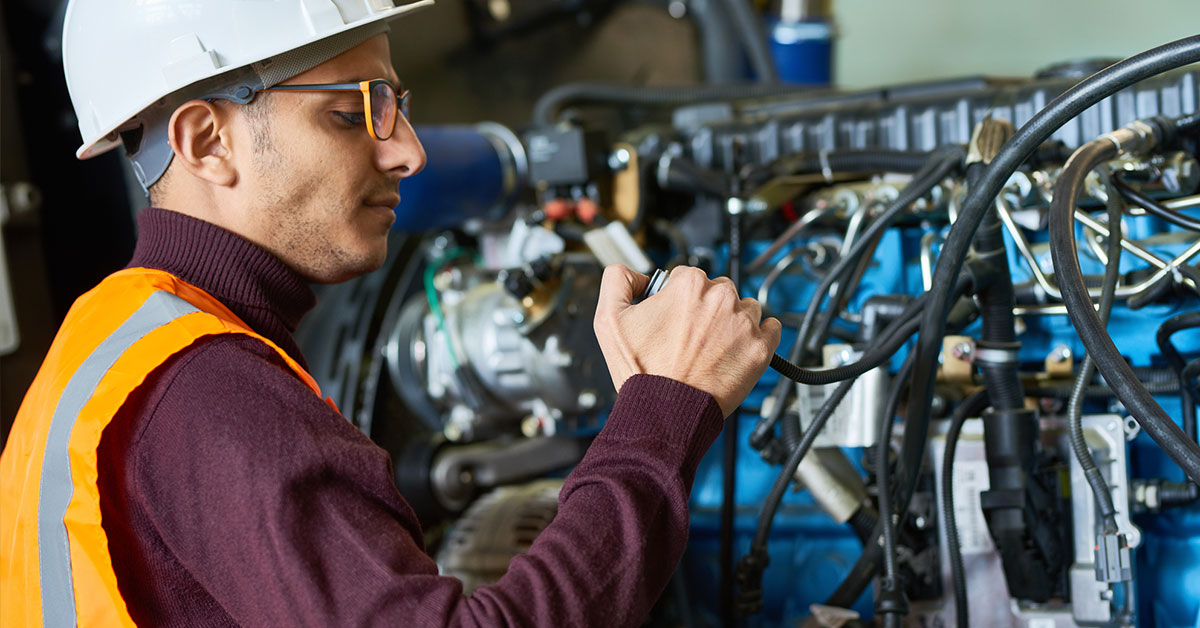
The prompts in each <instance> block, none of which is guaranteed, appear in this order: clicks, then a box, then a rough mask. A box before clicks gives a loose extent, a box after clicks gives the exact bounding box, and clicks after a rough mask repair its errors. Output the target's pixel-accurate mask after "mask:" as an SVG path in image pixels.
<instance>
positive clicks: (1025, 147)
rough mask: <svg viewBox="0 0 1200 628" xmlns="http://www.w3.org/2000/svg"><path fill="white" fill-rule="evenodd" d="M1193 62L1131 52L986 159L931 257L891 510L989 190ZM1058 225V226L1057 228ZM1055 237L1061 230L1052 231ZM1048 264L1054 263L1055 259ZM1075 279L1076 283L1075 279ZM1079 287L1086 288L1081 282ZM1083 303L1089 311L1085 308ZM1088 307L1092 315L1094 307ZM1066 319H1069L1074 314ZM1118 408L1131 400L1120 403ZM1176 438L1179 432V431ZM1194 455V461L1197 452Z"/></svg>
mask: <svg viewBox="0 0 1200 628" xmlns="http://www.w3.org/2000/svg"><path fill="white" fill-rule="evenodd" d="M1197 61H1200V36H1192V37H1188V38H1185V39H1181V40H1179V41H1176V42H1172V43H1169V44H1166V45H1164V46H1160V47H1158V48H1154V49H1152V50H1149V51H1146V52H1143V53H1140V54H1137V55H1134V56H1132V57H1130V58H1128V59H1126V60H1124V61H1120V62H1118V63H1116V64H1113V65H1112V66H1109V67H1108V68H1105V69H1103V70H1101V71H1099V72H1097V73H1095V74H1093V75H1092V76H1090V77H1088V78H1086V79H1084V80H1083V81H1081V82H1080V83H1078V84H1077V85H1075V86H1074V87H1072V88H1070V89H1068V90H1067V91H1065V92H1063V93H1062V94H1061V95H1059V96H1058V97H1057V98H1055V99H1054V100H1053V101H1051V102H1050V103H1049V104H1048V105H1047V106H1046V107H1045V108H1044V109H1042V110H1041V111H1039V112H1038V113H1037V114H1035V115H1034V116H1033V117H1032V118H1030V120H1029V121H1028V122H1026V123H1025V125H1024V126H1022V127H1021V129H1020V130H1018V131H1017V133H1016V135H1014V136H1013V137H1012V138H1011V139H1010V140H1009V141H1008V142H1006V143H1005V145H1004V147H1003V148H1002V149H1001V150H1000V152H999V153H998V154H997V155H996V158H995V159H993V160H992V162H991V163H990V164H988V166H987V169H986V170H985V171H984V174H983V176H982V177H981V178H980V185H978V186H976V188H975V189H973V190H970V191H969V192H968V193H967V197H966V199H965V200H964V202H963V205H962V207H961V209H960V212H959V215H958V220H957V222H955V224H954V226H953V227H952V228H951V229H950V233H949V235H948V237H947V238H946V242H945V244H944V245H943V247H942V251H941V254H940V255H939V256H938V262H937V266H936V268H935V269H934V286H933V289H932V290H930V291H929V293H928V294H931V295H932V298H931V299H930V302H929V304H928V308H927V309H926V310H925V313H924V318H923V320H922V323H921V330H920V334H919V335H918V337H917V349H916V350H917V352H918V353H917V355H918V357H917V366H916V368H915V370H914V373H913V382H912V389H911V392H910V393H909V399H908V408H909V411H908V413H907V415H906V416H907V419H906V426H905V430H904V444H905V445H908V444H909V443H910V441H911V443H912V445H910V446H908V447H903V446H902V447H901V462H900V465H899V468H898V473H899V474H900V475H899V478H898V482H899V484H900V499H899V500H898V501H897V510H898V511H899V512H904V510H905V508H906V507H907V504H908V500H909V499H910V498H911V496H912V490H913V489H914V488H915V487H916V478H917V470H918V468H919V465H920V462H921V459H922V457H923V453H924V447H925V440H926V439H927V437H928V431H929V418H930V404H931V401H932V399H933V392H934V391H933V387H934V373H935V368H936V360H937V357H938V355H939V354H940V353H941V343H942V337H943V336H944V333H945V329H946V314H947V312H948V311H949V306H950V296H949V293H950V288H951V284H952V283H953V279H954V278H956V277H957V276H958V274H959V272H960V270H961V268H962V265H963V263H964V261H965V259H966V254H967V250H968V248H969V247H970V243H971V240H972V239H973V237H974V234H975V230H976V229H977V228H978V227H979V223H980V222H981V221H982V220H983V217H984V214H985V212H986V211H987V209H988V208H989V207H991V205H992V202H993V199H995V197H996V194H997V193H998V192H999V191H1000V189H1001V188H1002V187H1003V186H1004V184H1005V183H1006V182H1007V181H1008V179H1009V177H1010V176H1011V175H1012V173H1013V172H1014V171H1016V169H1017V167H1018V166H1019V165H1020V164H1021V163H1022V162H1023V161H1024V160H1025V159H1026V158H1027V157H1028V156H1029V155H1030V154H1032V153H1033V152H1034V151H1035V150H1037V148H1038V147H1039V146H1040V145H1041V144H1042V142H1044V141H1046V140H1047V139H1049V137H1050V135H1051V134H1052V133H1054V131H1055V130H1057V129H1058V128H1059V127H1060V126H1062V125H1063V124H1065V123H1066V122H1067V121H1068V120H1070V119H1072V118H1074V117H1075V116H1077V115H1079V114H1080V113H1082V112H1084V111H1085V110H1087V109H1088V108H1089V107H1091V106H1093V105H1095V104H1096V103H1098V102H1099V101H1100V100H1102V99H1104V98H1106V97H1108V96H1109V95H1111V94H1113V93H1115V92H1117V91H1119V90H1121V89H1124V88H1125V87H1128V86H1130V85H1132V84H1134V83H1136V82H1138V81H1141V80H1143V79H1146V78H1149V77H1151V76H1154V75H1156V74H1159V73H1161V72H1165V71H1167V70H1171V69H1174V68H1176V67H1179V66H1182V65H1186V64H1188V63H1195V62H1197ZM1052 216H1053V213H1052ZM1060 218H1061V217H1060ZM1065 218H1066V220H1067V221H1068V222H1069V221H1070V220H1071V217H1070V216H1069V215H1068V216H1065ZM1062 226H1064V225H1060V228H1061V227H1062ZM1060 232H1061V229H1060ZM1060 235H1063V234H1061V233H1060ZM1071 245H1072V251H1071V254H1072V255H1074V250H1073V249H1074V247H1073V245H1074V242H1073V239H1072V241H1071ZM1051 250H1052V251H1053V250H1054V249H1053V248H1052V249H1051ZM1055 269H1056V270H1058V269H1059V266H1058V261H1057V260H1056V261H1055ZM1080 282H1081V283H1082V279H1081V278H1080ZM1084 291H1085V294H1086V288H1084ZM1076 309H1078V307H1076ZM1088 309H1089V311H1090V310H1091V308H1090V306H1089V307H1088ZM1089 313H1090V314H1091V315H1093V316H1094V315H1095V312H1094V311H1090V312H1089ZM1072 319H1073V320H1074V317H1072ZM1076 328H1079V325H1078V323H1076ZM1082 331H1083V330H1082V329H1081V332H1082ZM1080 335H1081V336H1083V337H1084V340H1085V342H1088V341H1090V339H1089V334H1085V333H1081V334H1080ZM1089 351H1092V348H1091V347H1089ZM1092 352H1093V353H1096V352H1095V351H1092ZM1098 363H1099V361H1098ZM1101 371H1102V372H1103V371H1104V369H1103V368H1101ZM1110 383H1112V380H1110ZM1122 385H1124V386H1129V383H1128V381H1127V380H1126V381H1125V382H1124V383H1123V384H1122ZM1114 387H1115V386H1114ZM1124 397H1130V400H1131V401H1132V397H1131V396H1130V395H1128V394H1125V395H1123V397H1122V400H1123V401H1124ZM1126 407H1132V406H1131V405H1130V404H1129V403H1126ZM1176 429H1178V428H1176ZM1179 436H1180V437H1182V433H1180V434H1179ZM1156 440H1157V439H1156ZM1168 453H1169V454H1170V453H1172V452H1171V451H1169V452H1168ZM1179 453H1180V452H1178V451H1175V452H1174V454H1175V456H1178V455H1179ZM1175 456H1173V457H1175ZM1195 458H1196V459H1197V460H1200V456H1196V457H1195ZM1189 466H1192V465H1189ZM867 554H868V553H867V552H864V556H863V557H860V560H861V561H869V560H870V557H868V556H867ZM876 555H877V553H876ZM843 584H846V583H843ZM851 584H853V585H855V586H852V587H850V588H845V587H839V590H838V592H837V593H836V594H835V596H834V597H833V598H831V599H830V603H831V605H834V606H848V605H849V604H852V603H853V602H854V600H855V599H857V597H858V594H859V593H861V591H862V589H861V588H859V589H858V591H852V590H850V589H853V588H857V586H856V585H857V584H859V583H851ZM861 585H862V586H863V587H865V586H866V582H865V581H863V582H861ZM847 597H849V600H848V601H846V602H845V603H839V602H842V600H845V599H846V598H847Z"/></svg>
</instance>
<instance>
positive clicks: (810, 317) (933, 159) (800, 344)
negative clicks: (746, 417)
mask: <svg viewBox="0 0 1200 628" xmlns="http://www.w3.org/2000/svg"><path fill="white" fill-rule="evenodd" d="M964 155H965V152H964V151H963V149H962V147H960V146H949V147H943V148H940V149H938V150H936V151H934V152H933V153H931V154H930V157H929V161H928V162H927V163H926V167H925V168H922V171H921V172H919V173H917V174H916V175H914V176H913V180H912V182H911V183H909V184H908V185H907V186H905V187H904V189H903V190H902V191H901V192H900V195H899V196H898V197H897V198H896V200H895V201H894V202H893V203H892V204H891V205H890V206H888V208H887V209H885V210H884V211H883V213H881V214H880V215H879V217H878V218H876V219H875V220H874V221H872V222H871V224H870V226H868V227H867V228H866V229H865V230H864V231H863V232H862V233H861V234H860V235H859V237H858V240H856V241H855V242H854V246H852V247H850V250H849V251H847V252H846V255H844V256H842V257H841V258H840V259H839V260H838V261H837V262H835V263H834V265H833V267H832V268H830V269H829V271H828V272H826V273H825V277H824V278H823V279H822V280H821V283H820V284H818V285H817V289H816V290H815V291H814V292H813V296H812V298H811V299H810V300H809V303H808V308H807V309H806V310H805V312H804V322H803V323H801V325H800V333H799V334H798V335H797V336H796V344H795V345H793V347H792V352H791V355H789V356H788V357H789V359H790V360H791V361H793V362H801V363H802V362H803V360H802V358H803V355H804V353H803V352H806V351H811V350H812V348H813V343H814V342H819V341H820V339H815V338H811V337H810V336H811V334H812V329H813V323H814V322H815V321H816V317H817V314H818V313H819V312H820V310H821V302H822V301H824V299H825V295H827V294H828V293H829V291H830V288H831V287H832V286H833V283H834V282H835V281H839V280H841V279H843V275H844V274H845V273H847V272H850V271H851V270H852V269H853V267H854V265H855V264H857V263H858V259H859V257H860V256H861V255H862V254H863V253H864V252H865V251H866V250H867V249H868V248H869V247H871V245H872V242H873V241H874V240H875V238H876V237H878V236H879V235H880V234H882V233H883V232H884V231H885V230H887V229H888V228H889V227H891V225H892V223H893V222H895V220H896V219H897V218H899V217H900V214H902V213H904V212H905V211H906V210H907V209H908V206H909V205H912V204H913V203H915V202H916V201H917V199H919V198H921V197H922V196H925V195H926V194H928V193H929V191H930V190H932V189H933V187H934V186H935V185H937V184H938V183H940V182H941V181H942V179H945V178H946V177H947V176H949V175H950V174H951V173H952V172H953V171H954V170H955V169H956V168H958V166H959V165H960V164H961V163H962V159H963V156H964Z"/></svg>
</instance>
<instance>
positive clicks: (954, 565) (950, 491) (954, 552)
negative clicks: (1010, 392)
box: [942, 389, 988, 628]
mask: <svg viewBox="0 0 1200 628" xmlns="http://www.w3.org/2000/svg"><path fill="white" fill-rule="evenodd" d="M987 404H988V394H987V390H986V389H985V390H981V391H979V392H976V393H975V394H973V395H971V396H970V397H967V398H966V399H965V400H964V401H963V402H962V403H960V404H958V407H957V408H955V409H954V416H953V417H952V418H951V420H950V429H949V431H947V432H946V451H945V453H944V454H943V455H942V512H943V513H945V515H944V516H945V518H946V547H947V549H948V550H949V554H950V579H951V580H952V581H953V582H954V614H955V616H956V617H957V618H958V623H957V624H956V625H957V626H959V627H960V628H967V626H969V625H970V617H969V613H968V612H967V611H968V602H967V574H966V570H965V569H964V568H963V558H962V543H961V542H960V541H959V538H958V521H957V519H956V517H955V515H954V452H955V451H956V450H957V449H958V437H959V435H961V434H962V428H963V424H964V423H966V422H967V419H969V418H971V417H973V416H979V413H980V412H983V409H984V408H986V407H987Z"/></svg>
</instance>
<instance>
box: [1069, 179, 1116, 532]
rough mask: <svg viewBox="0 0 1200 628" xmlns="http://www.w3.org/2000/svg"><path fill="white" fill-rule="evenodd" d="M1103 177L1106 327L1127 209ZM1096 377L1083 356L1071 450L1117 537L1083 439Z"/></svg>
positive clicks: (1072, 410)
mask: <svg viewBox="0 0 1200 628" xmlns="http://www.w3.org/2000/svg"><path fill="white" fill-rule="evenodd" d="M1102 176H1103V178H1104V180H1105V183H1107V184H1109V185H1108V189H1109V193H1108V201H1107V202H1106V205H1107V208H1108V224H1109V226H1110V229H1109V237H1108V242H1107V244H1108V247H1107V251H1106V252H1107V254H1108V264H1106V265H1105V268H1104V287H1103V288H1101V290H1100V320H1101V322H1102V323H1103V324H1104V325H1105V326H1107V325H1108V317H1109V314H1110V313H1111V312H1112V306H1113V300H1114V298H1115V297H1116V291H1117V279H1118V278H1120V276H1121V272H1120V265H1121V229H1120V225H1121V214H1122V213H1123V210H1124V208H1123V207H1122V203H1121V201H1120V199H1119V197H1118V195H1117V193H1116V190H1115V189H1114V188H1113V187H1112V182H1113V179H1114V177H1111V176H1109V175H1108V173H1105V172H1102ZM1094 373H1095V364H1094V363H1093V362H1092V356H1091V354H1088V355H1086V356H1084V358H1083V363H1082V364H1080V366H1079V377H1077V378H1076V379H1075V386H1074V389H1073V390H1072V391H1071V400H1070V402H1069V403H1068V404H1067V428H1068V432H1067V433H1068V436H1069V438H1070V441H1071V449H1072V450H1073V451H1074V452H1075V459H1076V460H1078V461H1079V466H1080V467H1081V468H1082V469H1083V476H1084V478H1085V479H1087V482H1088V486H1090V487H1091V489H1092V496H1093V497H1095V499H1096V509H1097V511H1098V512H1099V513H1100V518H1101V519H1102V520H1103V524H1102V529H1101V532H1102V533H1103V534H1115V533H1116V532H1117V508H1116V506H1115V505H1114V504H1113V499H1112V492H1111V491H1110V490H1109V488H1108V482H1107V481H1105V479H1104V476H1103V475H1101V474H1100V469H1098V468H1097V467H1096V460H1095V458H1093V457H1092V450H1091V449H1089V448H1088V446H1087V441H1086V440H1085V439H1084V436H1083V396H1084V391H1085V390H1086V389H1087V387H1088V384H1089V383H1090V382H1091V381H1092V375H1093V374H1094Z"/></svg>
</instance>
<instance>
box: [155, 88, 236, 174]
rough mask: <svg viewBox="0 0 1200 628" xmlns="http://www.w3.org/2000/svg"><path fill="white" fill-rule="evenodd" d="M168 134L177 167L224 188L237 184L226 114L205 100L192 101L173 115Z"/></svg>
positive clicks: (228, 121)
mask: <svg viewBox="0 0 1200 628" xmlns="http://www.w3.org/2000/svg"><path fill="white" fill-rule="evenodd" d="M167 134H168V138H169V141H170V143H171V149H172V150H173V151H175V163H178V164H179V165H181V166H182V167H183V168H184V169H185V170H187V171H188V172H190V173H191V174H192V175H193V176H195V177H196V178H198V179H201V180H203V181H207V182H209V183H212V184H214V185H219V186H223V187H229V186H232V185H233V184H234V183H236V182H237V179H238V176H237V168H236V166H235V164H234V162H233V150H232V148H233V127H232V125H231V124H230V116H229V113H228V112H227V111H225V110H224V109H222V108H220V107H217V106H216V105H214V104H213V103H210V102H208V101H205V100H189V101H187V102H185V103H183V104H182V105H180V106H179V107H178V108H176V109H175V112H174V113H173V114H171V121H170V123H169V125H168V128H167Z"/></svg>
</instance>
